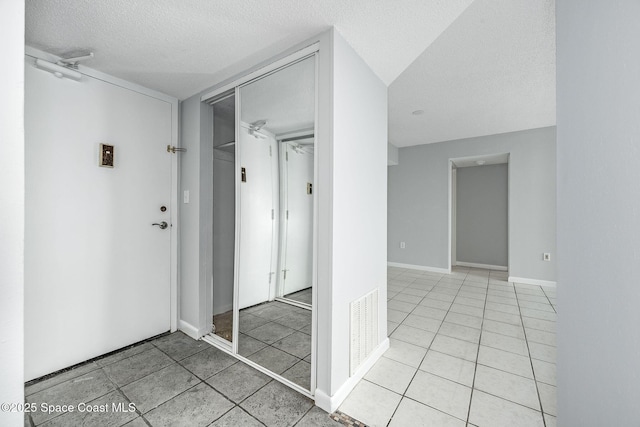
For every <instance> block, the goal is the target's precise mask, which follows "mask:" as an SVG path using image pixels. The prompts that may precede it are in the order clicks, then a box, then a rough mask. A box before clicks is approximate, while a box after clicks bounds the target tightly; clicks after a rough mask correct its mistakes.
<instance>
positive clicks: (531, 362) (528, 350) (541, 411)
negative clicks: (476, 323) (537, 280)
mask: <svg viewBox="0 0 640 427" xmlns="http://www.w3.org/2000/svg"><path fill="white" fill-rule="evenodd" d="M513 287H514V289H515V292H516V301H518V312H519V313H520V321H521V322H522V329H523V331H524V342H525V343H526V345H527V353H529V363H530V365H531V373H532V375H533V383H534V385H535V386H536V394H537V395H538V403H539V404H540V416H541V417H542V425H543V426H544V427H546V425H547V420H546V419H545V418H544V414H545V412H544V408H543V406H542V398H541V397H540V390H539V389H538V380H536V371H535V369H534V367H533V358H532V357H531V349H530V348H529V340H528V339H527V328H525V327H524V320H523V319H522V311H521V310H520V300H519V299H518V288H517V287H516V286H515V283H514V286H513ZM543 293H544V291H543Z"/></svg>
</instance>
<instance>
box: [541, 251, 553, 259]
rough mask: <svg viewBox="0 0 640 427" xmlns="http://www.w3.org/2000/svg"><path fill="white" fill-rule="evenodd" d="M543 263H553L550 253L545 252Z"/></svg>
mask: <svg viewBox="0 0 640 427" xmlns="http://www.w3.org/2000/svg"><path fill="white" fill-rule="evenodd" d="M542 260H543V261H551V254H550V253H549V252H545V253H543V254H542Z"/></svg>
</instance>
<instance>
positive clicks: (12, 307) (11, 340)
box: [0, 1, 24, 426]
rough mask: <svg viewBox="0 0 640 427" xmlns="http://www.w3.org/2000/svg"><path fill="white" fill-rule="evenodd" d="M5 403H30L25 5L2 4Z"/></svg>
mask: <svg viewBox="0 0 640 427" xmlns="http://www.w3.org/2000/svg"><path fill="white" fill-rule="evenodd" d="M0 40H2V41H3V42H2V45H3V56H4V58H5V60H6V61H7V62H6V63H5V64H4V65H3V72H2V78H1V79H0V93H2V98H3V100H2V101H3V102H2V103H1V104H0V146H2V155H0V182H2V183H3V184H4V185H3V188H2V191H0V206H2V209H0V271H2V273H0V290H1V291H0V292H1V294H2V298H0V343H1V345H0V347H1V348H2V350H1V351H0V402H2V403H5V402H7V403H21V402H23V401H24V385H23V382H24V363H23V355H24V352H23V311H24V310H23V285H24V125H23V124H24V120H23V107H24V60H23V55H24V42H23V41H24V2H21V1H3V2H0ZM0 424H2V425H3V426H22V425H24V415H23V413H21V412H4V411H2V412H0Z"/></svg>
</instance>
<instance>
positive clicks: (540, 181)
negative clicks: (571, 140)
mask: <svg viewBox="0 0 640 427" xmlns="http://www.w3.org/2000/svg"><path fill="white" fill-rule="evenodd" d="M500 153H510V158H509V275H510V276H513V277H521V278H525V279H535V280H544V281H555V280H556V276H555V269H556V257H555V256H554V253H555V245H556V240H555V236H556V221H555V219H556V218H555V212H556V197H555V194H556V168H555V164H556V158H555V154H556V153H555V128H541V129H532V130H527V131H522V132H513V133H505V134H500V135H491V136H484V137H478V138H470V139H462V140H458V141H448V142H442V143H437V144H426V145H418V146H414V147H406V148H401V149H400V161H399V164H398V166H393V167H390V168H389V201H388V206H389V242H388V243H389V244H388V251H389V261H390V262H396V263H401V264H409V265H416V266H422V267H429V268H434V267H435V268H439V269H448V268H449V265H448V264H449V231H448V230H449V225H448V224H449V219H450V216H449V208H448V204H449V201H448V200H449V184H448V181H449V175H450V173H449V159H452V158H459V157H474V156H481V155H489V154H500ZM401 241H404V242H406V249H400V245H399V243H400V242H401ZM544 252H550V253H551V254H552V255H551V261H550V262H549V261H543V260H542V254H543V253H544Z"/></svg>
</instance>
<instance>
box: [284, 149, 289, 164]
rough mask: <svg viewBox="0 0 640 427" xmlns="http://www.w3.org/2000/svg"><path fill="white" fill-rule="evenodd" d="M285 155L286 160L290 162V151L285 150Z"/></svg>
mask: <svg viewBox="0 0 640 427" xmlns="http://www.w3.org/2000/svg"><path fill="white" fill-rule="evenodd" d="M284 157H285V158H286V161H287V162H288V161H289V152H288V151H286V152H285V154H284Z"/></svg>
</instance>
